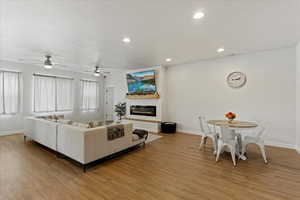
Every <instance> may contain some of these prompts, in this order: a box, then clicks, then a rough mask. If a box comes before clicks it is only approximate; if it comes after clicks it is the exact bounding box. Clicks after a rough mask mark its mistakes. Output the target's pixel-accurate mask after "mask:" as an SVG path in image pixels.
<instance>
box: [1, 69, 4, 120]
mask: <svg viewBox="0 0 300 200" xmlns="http://www.w3.org/2000/svg"><path fill="white" fill-rule="evenodd" d="M3 74H4V73H3V72H0V114H3V113H4V96H3Z"/></svg>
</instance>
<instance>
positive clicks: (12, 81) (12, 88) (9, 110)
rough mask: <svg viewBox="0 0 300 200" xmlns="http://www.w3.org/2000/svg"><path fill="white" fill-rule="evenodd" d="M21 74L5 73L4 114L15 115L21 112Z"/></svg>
mask: <svg viewBox="0 0 300 200" xmlns="http://www.w3.org/2000/svg"><path fill="white" fill-rule="evenodd" d="M19 77H20V74H19V73H16V72H4V77H3V78H4V80H3V83H4V88H3V89H4V92H3V93H4V112H5V114H15V113H18V112H19V102H20V89H19V88H20V78H19Z"/></svg>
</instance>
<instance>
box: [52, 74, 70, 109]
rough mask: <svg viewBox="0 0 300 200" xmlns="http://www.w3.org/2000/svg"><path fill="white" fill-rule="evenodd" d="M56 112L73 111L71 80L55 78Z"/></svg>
mask: <svg viewBox="0 0 300 200" xmlns="http://www.w3.org/2000/svg"><path fill="white" fill-rule="evenodd" d="M56 85H57V87H56V95H57V96H56V103H57V105H56V110H57V111H69V110H72V109H73V86H72V85H73V80H72V79H66V78H56Z"/></svg>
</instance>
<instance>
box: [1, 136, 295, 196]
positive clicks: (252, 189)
mask: <svg viewBox="0 0 300 200" xmlns="http://www.w3.org/2000/svg"><path fill="white" fill-rule="evenodd" d="M199 141H200V136H196V135H187V134H179V133H177V134H174V135H163V137H162V138H161V139H159V140H156V141H154V142H152V144H148V145H147V146H146V148H144V149H139V150H135V151H132V152H130V153H127V154H124V155H121V156H119V157H117V158H114V159H111V160H108V161H105V162H103V163H101V164H99V165H97V166H94V167H92V168H90V169H88V170H87V173H83V172H82V169H81V168H79V167H78V166H75V165H74V164H73V163H71V162H70V161H68V160H64V159H61V158H57V157H56V155H55V154H54V153H53V152H50V151H48V150H47V149H45V148H42V147H41V146H40V145H38V144H36V143H33V142H27V143H24V142H23V137H22V135H11V136H2V137H0V199H1V200H2V199H3V200H10V199H12V200H18V199H25V200H27V199H30V200H31V199H34V200H35V199H37V200H43V199H55V200H56V199H72V200H81V199H89V200H91V199H97V200H102V199H104V200H110V199H114V200H127V199H128V200H129V199H130V200H135V199H138V200H144V199H147V200H154V199H155V200H157V199H159V200H178V199H185V200H201V199H212V200H216V199H220V200H229V199H230V200H231V199H237V200H247V199H257V200H299V199H300V155H299V154H297V153H296V152H295V151H294V150H288V149H282V148H274V147H267V153H268V157H269V161H270V162H269V164H268V165H265V164H264V162H263V160H262V158H261V156H260V154H259V151H258V148H256V147H255V146H250V149H249V150H250V151H249V153H248V158H249V159H248V160H247V161H239V162H238V165H237V167H233V165H232V162H231V160H230V156H229V155H226V154H225V155H222V156H221V158H220V161H219V162H218V163H216V162H215V157H214V156H213V155H212V149H211V145H210V144H208V148H207V149H206V150H205V151H199V150H198V144H199Z"/></svg>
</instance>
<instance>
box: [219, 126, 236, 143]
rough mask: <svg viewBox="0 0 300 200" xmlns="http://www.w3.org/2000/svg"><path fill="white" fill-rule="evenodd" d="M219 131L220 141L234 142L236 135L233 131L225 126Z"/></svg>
mask: <svg viewBox="0 0 300 200" xmlns="http://www.w3.org/2000/svg"><path fill="white" fill-rule="evenodd" d="M220 130H221V131H220V134H219V135H220V139H222V140H223V141H230V140H235V136H236V135H235V134H234V130H232V129H230V128H229V127H227V126H221V127H220Z"/></svg>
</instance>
